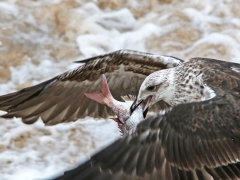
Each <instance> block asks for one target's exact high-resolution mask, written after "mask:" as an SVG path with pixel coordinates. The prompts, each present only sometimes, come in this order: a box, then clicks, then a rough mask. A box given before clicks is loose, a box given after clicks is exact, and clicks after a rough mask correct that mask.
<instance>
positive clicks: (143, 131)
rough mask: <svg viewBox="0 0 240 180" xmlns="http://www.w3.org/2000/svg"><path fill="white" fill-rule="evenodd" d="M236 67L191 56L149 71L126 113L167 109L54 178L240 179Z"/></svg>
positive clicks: (239, 83)
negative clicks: (158, 107) (160, 105)
mask: <svg viewBox="0 0 240 180" xmlns="http://www.w3.org/2000/svg"><path fill="white" fill-rule="evenodd" d="M239 68H240V65H239V64H236V63H230V62H224V61H219V60H214V59H206V58H193V59H190V60H189V61H187V62H185V63H183V64H180V65H179V66H177V67H175V68H172V69H169V70H161V71H158V72H154V73H152V74H151V75H149V76H148V77H147V78H146V79H145V80H144V82H143V83H142V85H141V87H140V90H139V93H138V97H137V99H136V101H135V102H134V103H133V105H132V107H131V110H132V111H134V109H135V108H136V107H137V106H138V105H139V104H141V103H142V102H143V101H145V100H147V104H146V108H147V107H148V106H151V105H152V104H154V103H157V102H158V101H160V100H164V101H165V102H166V103H168V104H169V105H171V107H170V108H168V109H167V110H166V111H165V113H163V112H161V113H159V114H157V115H154V116H151V117H149V118H147V119H146V120H144V121H143V122H142V123H140V124H139V125H138V127H137V131H136V132H135V133H134V134H132V135H130V136H126V137H124V138H123V139H119V140H117V141H116V142H114V143H113V144H111V145H110V146H108V147H107V148H105V149H104V150H102V151H100V152H98V153H96V154H95V155H94V156H92V157H91V159H90V160H88V161H86V162H85V163H83V164H81V165H79V166H78V167H76V168H74V169H73V170H70V171H67V172H65V173H64V175H62V176H60V177H58V178H56V179H55V180H67V179H73V180H87V179H100V180H101V179H119V180H120V179H134V180H135V179H142V180H146V179H151V180H175V179H180V180H210V179H239V178H240V161H239V159H240V100H239V99H240V94H239V92H240V74H239V72H238V71H236V69H239Z"/></svg>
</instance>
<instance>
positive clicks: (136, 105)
mask: <svg viewBox="0 0 240 180" xmlns="http://www.w3.org/2000/svg"><path fill="white" fill-rule="evenodd" d="M142 102H143V100H142V99H140V100H138V99H137V98H136V99H135V101H134V102H133V104H132V105H131V107H130V114H132V113H133V111H134V110H135V109H136V108H137V107H138V106H139V105H140V104H141V103H142Z"/></svg>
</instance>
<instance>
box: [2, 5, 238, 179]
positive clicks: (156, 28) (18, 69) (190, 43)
mask: <svg viewBox="0 0 240 180" xmlns="http://www.w3.org/2000/svg"><path fill="white" fill-rule="evenodd" d="M71 2H72V4H74V3H75V4H78V5H72V4H71V3H69V4H67V3H66V2H64V1H63V0H54V1H46V0H44V1H38V0H36V1H24V0H23V1H21V2H20V1H17V0H9V1H4V2H0V10H1V11H2V12H3V13H4V16H0V24H1V28H0V31H1V30H2V31H1V32H2V34H3V36H1V34H0V44H1V45H0V72H2V71H3V70H5V69H8V70H9V71H10V75H9V77H6V79H7V80H6V82H2V83H1V84H0V95H3V94H7V93H11V92H14V91H16V90H19V89H21V88H23V87H26V86H31V85H35V84H37V83H40V82H42V81H44V80H47V79H49V78H52V77H54V76H56V75H58V74H61V73H63V72H65V71H67V70H69V69H73V68H76V67H77V66H79V65H80V64H79V63H78V64H77V63H72V62H73V61H74V60H79V59H84V58H89V57H91V56H96V55H100V54H103V53H107V52H111V51H115V50H119V49H132V50H138V51H145V52H152V53H159V54H164V55H171V56H176V57H179V58H183V59H188V58H191V57H196V56H198V57H199V56H201V57H211V58H218V59H222V60H227V61H234V62H240V60H239V59H240V32H239V26H240V21H239V18H240V17H239V16H240V14H239V13H238V10H239V8H238V4H237V3H235V1H230V0H229V1H226V0H216V1H207V0H204V1H200V0H196V1H190V0H187V1H177V0H176V2H174V3H173V2H172V3H171V1H169V2H170V3H162V4H161V3H157V1H151V2H150V1H149V4H148V6H145V5H144V6H143V5H142V4H140V3H139V1H138V0H130V1H129V2H127V3H125V4H124V3H123V4H122V5H119V4H115V5H116V7H114V3H117V2H115V1H111V3H112V4H111V3H109V4H107V3H106V2H105V1H104V0H101V2H102V4H101V3H100V1H94V2H87V0H85V1H71ZM61 3H63V5H62V4H61ZM104 3H105V4H104ZM119 3H122V1H119ZM151 3H152V4H151ZM70 4H71V5H70ZM105 6H106V7H105ZM49 7H53V9H50V10H49V9H47V10H46V12H45V13H43V14H41V13H40V12H41V11H40V9H41V8H49ZM235 7H236V10H235V11H234V8H235ZM57 8H59V9H58V10H56V15H54V18H57V22H58V24H57V23H56V24H51V23H49V22H52V21H51V17H52V16H51V13H52V12H54V11H55V9H57ZM0 13H1V12H0ZM0 15H2V14H0ZM1 18H3V19H1ZM4 18H6V19H4ZM11 18H12V21H11ZM54 18H52V19H54ZM1 20H2V22H1ZM44 20H46V21H45V22H44V23H43V21H44ZM18 22H20V23H19V24H18ZM13 26H14V27H15V26H16V28H14V30H13V33H12V34H11V33H10V32H8V33H9V34H8V33H7V31H10V29H11V27H13ZM28 27H30V28H31V29H30V30H29V29H26V30H25V29H24V28H28ZM57 29H60V30H59V32H60V35H57V33H59V32H58V31H55V30H57ZM65 39H67V40H65ZM72 39H73V40H72ZM71 40H72V41H71ZM9 44H10V45H14V46H13V47H15V46H16V47H17V48H11V47H12V46H10V45H9ZM49 44H51V46H50V47H48V45H49ZM8 45H9V46H8ZM45 46H46V47H45ZM74 48H75V49H76V51H77V53H76V55H75V56H71V55H72V54H73V52H75V51H70V50H71V49H74ZM22 49H23V50H22ZM59 49H60V50H59ZM7 50H9V51H10V52H11V53H12V54H14V53H16V54H18V53H23V57H22V59H23V60H22V62H21V63H19V64H17V65H13V64H12V62H10V60H9V62H7V63H9V66H7V67H6V66H5V65H2V64H1V63H3V64H4V62H5V61H7V60H5V56H3V55H4V53H5V52H7ZM65 51H66V52H65ZM1 53H3V54H1ZM64 53H65V54H64ZM52 54H57V55H55V56H54V55H52ZM62 54H63V55H62ZM67 55H68V56H67ZM6 57H8V56H6ZM14 57H15V56H14ZM19 57H20V58H21V56H16V58H19ZM65 57H66V58H65ZM13 59H14V58H13ZM0 113H2V112H0ZM0 132H1V136H0V179H1V180H16V179H18V180H21V179H22V180H33V179H49V178H50V177H52V176H54V175H55V174H58V173H61V172H63V171H64V170H66V169H69V168H71V167H74V166H76V165H77V164H79V163H80V162H82V161H84V160H86V159H87V158H89V157H90V156H91V154H93V153H94V152H96V151H98V150H100V149H101V148H103V147H104V146H106V145H107V144H109V143H111V142H112V141H114V140H115V139H117V138H119V132H118V128H117V125H116V123H115V122H114V121H112V120H110V119H98V120H96V119H92V118H90V117H86V118H85V119H82V120H79V121H76V122H71V123H67V124H59V125H56V126H45V125H44V124H43V123H42V122H41V121H40V120H39V121H38V122H37V123H35V124H33V125H25V124H23V123H22V122H21V119H18V118H13V119H0Z"/></svg>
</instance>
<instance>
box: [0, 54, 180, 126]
mask: <svg viewBox="0 0 240 180" xmlns="http://www.w3.org/2000/svg"><path fill="white" fill-rule="evenodd" d="M181 62H183V61H182V60H180V59H178V58H174V57H169V56H161V55H155V54H150V53H142V52H137V51H131V50H119V51H115V52H112V53H108V54H105V55H101V56H96V57H93V58H89V59H86V60H82V61H79V63H85V64H83V65H82V66H80V67H78V68H77V69H75V70H71V71H69V72H66V73H63V74H60V75H59V76H56V77H54V78H52V79H50V80H48V81H45V82H42V83H40V84H38V85H35V86H32V87H29V88H25V89H23V90H21V91H18V92H15V93H11V94H7V95H4V96H0V110H3V111H6V112H7V114H5V115H4V116H2V117H5V118H12V117H21V118H22V121H23V122H24V123H27V124H31V123H34V122H35V121H37V120H38V119H39V117H41V119H42V121H43V122H44V123H45V124H47V125H54V124H58V123H62V122H70V121H76V120H78V119H79V118H84V117H86V116H91V117H95V118H108V117H109V116H110V115H114V114H113V112H112V110H111V109H110V108H108V107H106V106H103V105H101V104H98V103H97V102H94V101H92V100H91V99H89V98H87V97H86V96H85V93H86V92H88V93H91V92H94V91H96V90H97V89H98V87H99V84H100V82H101V76H102V74H105V75H106V78H107V80H108V85H109V88H110V91H111V92H112V95H113V97H115V98H116V99H117V100H121V96H123V95H126V94H132V95H137V92H138V90H139V87H140V85H141V83H142V81H143V80H144V78H145V77H146V76H147V75H149V74H151V73H152V72H154V71H157V70H159V69H167V68H171V67H175V66H177V65H179V64H180V63H181ZM166 107H167V105H166V103H164V102H160V103H159V104H157V105H156V106H155V107H153V108H152V110H153V111H154V110H157V109H162V108H166Z"/></svg>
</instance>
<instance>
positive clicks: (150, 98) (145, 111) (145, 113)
mask: <svg viewBox="0 0 240 180" xmlns="http://www.w3.org/2000/svg"><path fill="white" fill-rule="evenodd" d="M154 99H155V96H149V97H148V101H147V104H146V105H145V107H144V108H143V116H144V118H145V117H146V115H147V112H148V108H149V107H151V105H152V102H153V100H154Z"/></svg>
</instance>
